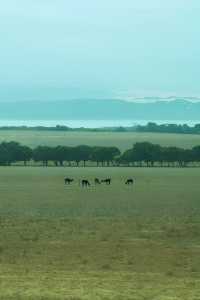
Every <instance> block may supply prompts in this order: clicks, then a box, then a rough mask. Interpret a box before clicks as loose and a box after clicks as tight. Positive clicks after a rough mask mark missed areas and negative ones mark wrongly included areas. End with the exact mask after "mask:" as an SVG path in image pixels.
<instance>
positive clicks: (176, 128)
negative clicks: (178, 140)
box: [136, 122, 200, 134]
mask: <svg viewBox="0 0 200 300" xmlns="http://www.w3.org/2000/svg"><path fill="white" fill-rule="evenodd" d="M136 131H138V132H160V133H185V134H200V124H195V125H194V126H189V125H187V124H183V125H181V124H161V125H159V124H156V123H154V122H149V123H148V124H147V125H143V126H142V125H138V126H137V127H136Z"/></svg>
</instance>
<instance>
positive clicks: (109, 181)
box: [101, 178, 111, 184]
mask: <svg viewBox="0 0 200 300" xmlns="http://www.w3.org/2000/svg"><path fill="white" fill-rule="evenodd" d="M101 182H104V183H106V184H111V178H106V179H103V180H101Z"/></svg>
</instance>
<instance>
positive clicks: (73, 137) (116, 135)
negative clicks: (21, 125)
mask: <svg viewBox="0 0 200 300" xmlns="http://www.w3.org/2000/svg"><path fill="white" fill-rule="evenodd" d="M2 141H17V142H19V143H21V144H23V145H27V146H30V147H36V146H38V145H48V146H57V145H63V146H77V145H83V144H84V145H89V146H116V147H118V148H119V149H120V150H121V151H124V150H127V149H128V148H131V147H132V145H133V143H136V142H144V141H147V142H151V143H155V144H160V145H161V146H178V147H181V148H192V147H193V146H196V145H199V144H200V136H199V135H192V134H168V133H166V134H163V133H161V134H160V133H138V132H123V133H120V132H72V131H69V132H63V131H56V132H55V131H36V130H35V131H34V130H33V131H22V130H0V142H2Z"/></svg>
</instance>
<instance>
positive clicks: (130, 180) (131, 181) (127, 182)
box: [125, 178, 134, 185]
mask: <svg viewBox="0 0 200 300" xmlns="http://www.w3.org/2000/svg"><path fill="white" fill-rule="evenodd" d="M133 182H134V181H133V179H132V178H129V179H127V180H126V182H125V184H127V185H129V184H133Z"/></svg>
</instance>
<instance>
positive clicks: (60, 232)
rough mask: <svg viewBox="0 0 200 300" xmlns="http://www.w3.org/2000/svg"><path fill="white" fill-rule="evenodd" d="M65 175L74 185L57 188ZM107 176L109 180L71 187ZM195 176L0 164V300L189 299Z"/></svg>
mask: <svg viewBox="0 0 200 300" xmlns="http://www.w3.org/2000/svg"><path fill="white" fill-rule="evenodd" d="M65 175H68V176H70V177H74V178H75V180H76V181H75V183H74V184H73V185H71V186H64V184H63V177H64V176H65ZM107 176H111V177H112V179H113V183H112V185H111V186H105V185H101V186H98V187H94V186H91V187H90V188H88V189H82V188H81V187H80V186H79V184H78V183H79V179H80V178H84V177H87V178H88V179H90V180H92V178H94V177H99V178H104V177H107ZM127 177H134V178H136V184H135V186H134V187H131V186H129V187H128V186H125V185H124V179H125V178H127ZM199 177H200V170H198V169H159V168H156V169H145V168H143V169H139V168H137V169H132V168H99V169H98V168H85V169H84V168H80V169H79V168H71V169H70V168H38V167H35V168H19V167H9V168H4V167H1V168H0V299H9V300H14V299H22V300H25V299H31V300H33V299H34V300H35V299H43V300H44V299H46V300H47V299H59V300H61V299H62V300H63V299H66V300H67V299H69V300H84V299H89V300H90V299H95V300H96V299H99V300H100V299H104V300H111V299H115V300H121V299H135V300H140V299H143V300H144V299H146V300H149V299H152V300H171V299H174V300H175V299H176V300H177V299H181V300H182V299H185V300H188V299H195V300H197V299H199V293H200V279H199V278H200V277H199V276H200V258H199V257H200V236H199V232H200V223H199V220H200V219H199V214H200V203H199V195H200V185H199Z"/></svg>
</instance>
